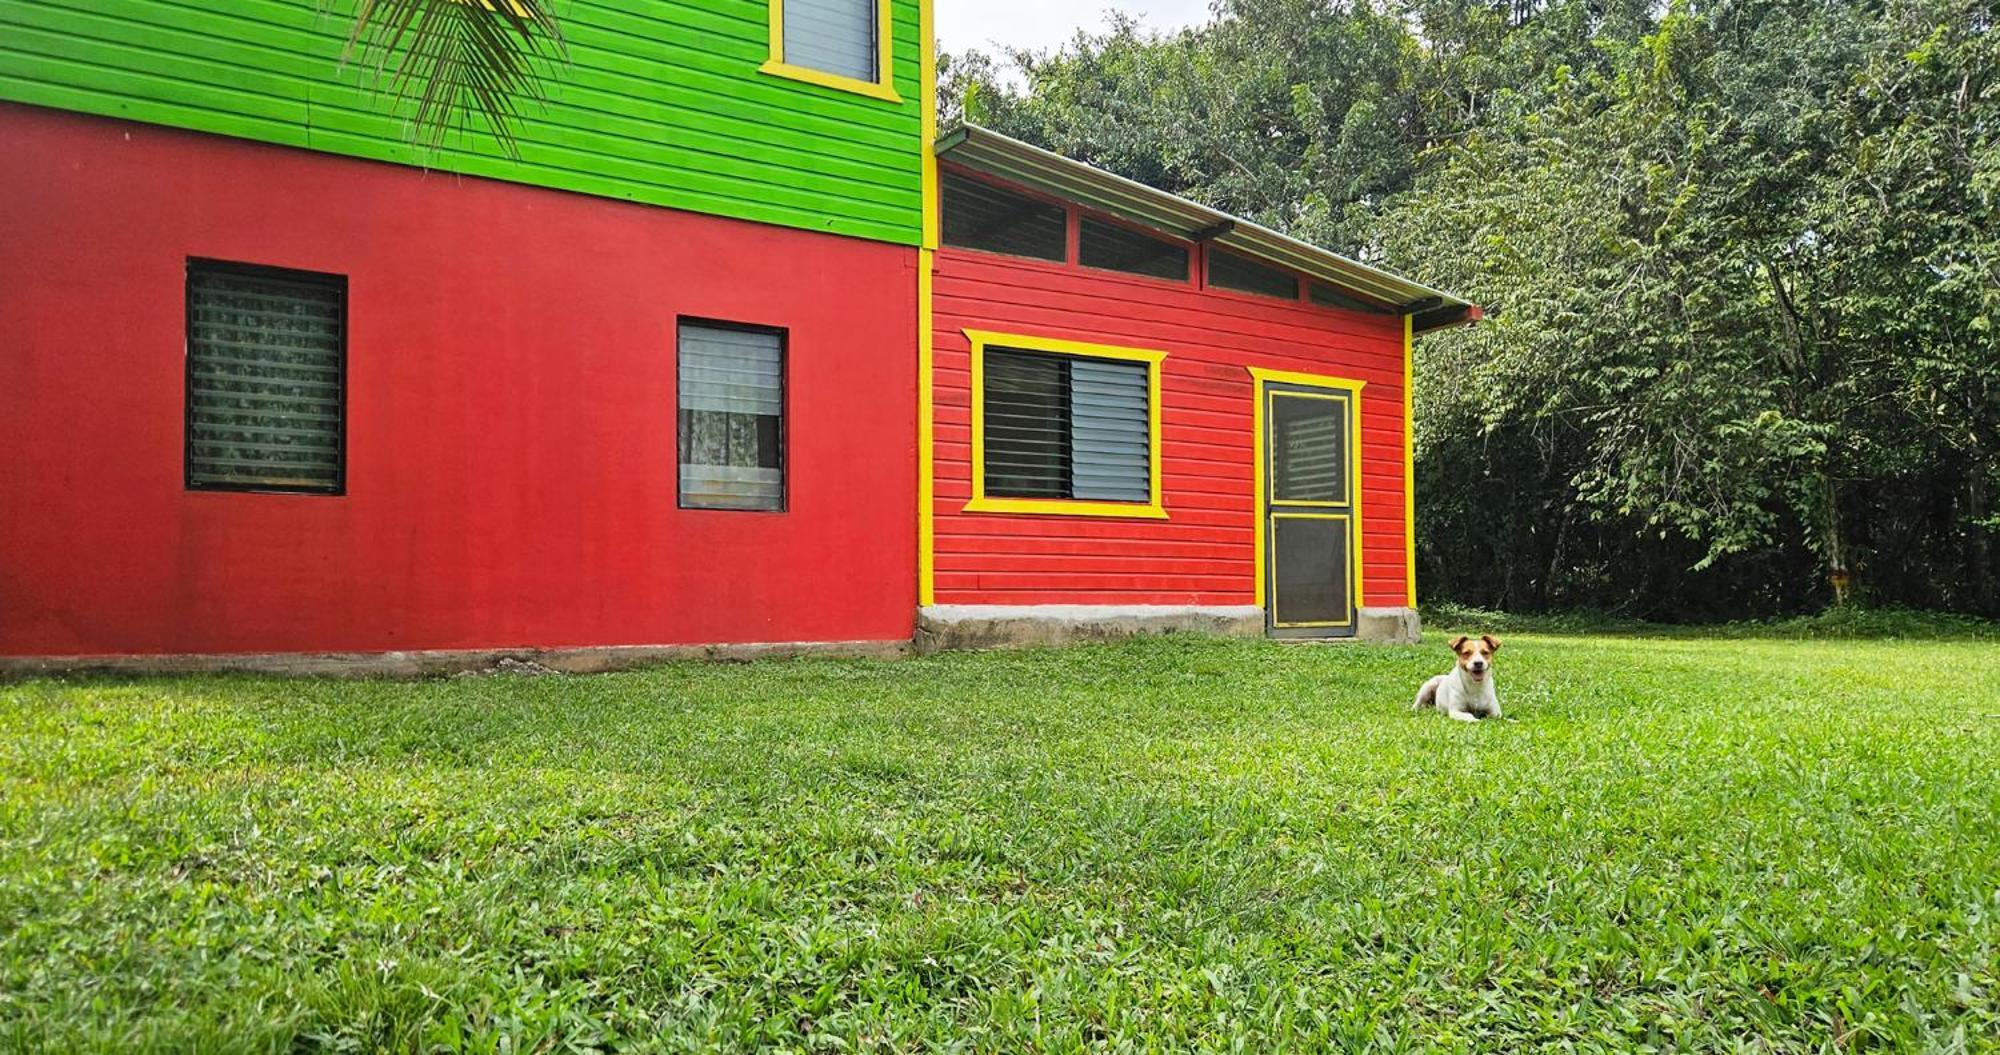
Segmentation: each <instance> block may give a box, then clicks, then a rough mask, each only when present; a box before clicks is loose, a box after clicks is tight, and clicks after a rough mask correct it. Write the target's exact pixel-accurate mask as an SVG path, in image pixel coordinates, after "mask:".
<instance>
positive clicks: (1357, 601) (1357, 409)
mask: <svg viewBox="0 0 2000 1055" xmlns="http://www.w3.org/2000/svg"><path fill="white" fill-rule="evenodd" d="M1247 369H1248V370H1249V371H1250V397H1251V400H1250V401H1251V405H1252V406H1253V407H1254V408H1255V411H1254V413H1255V421H1254V424H1253V426H1252V428H1251V437H1252V440H1253V442H1255V443H1256V445H1257V450H1256V454H1255V456H1254V457H1255V464H1256V470H1255V472H1254V473H1253V474H1252V476H1251V480H1250V486H1251V487H1252V488H1254V489H1255V491H1256V501H1255V502H1253V503H1252V507H1253V509H1254V512H1255V516H1256V520H1255V522H1254V523H1253V524H1252V529H1253V530H1252V531H1251V537H1252V540H1253V546H1252V553H1253V554H1254V557H1253V559H1252V561H1251V565H1252V573H1253V574H1255V575H1256V577H1257V581H1256V586H1255V590H1254V593H1255V596H1256V598H1257V607H1259V608H1262V607H1264V602H1265V596H1266V595H1265V589H1264V578H1265V575H1264V564H1265V561H1266V560H1267V559H1268V558H1267V556H1266V554H1265V552H1264V515H1265V512H1266V506H1265V502H1264V492H1265V491H1267V490H1269V487H1268V485H1267V482H1266V480H1265V476H1266V474H1267V473H1268V472H1269V471H1270V470H1269V466H1267V465H1266V464H1265V463H1266V462H1267V461H1268V460H1269V458H1268V456H1267V454H1266V451H1265V448H1266V446H1267V444H1266V443H1265V440H1264V434H1265V431H1266V428H1267V426H1266V425H1265V423H1264V386H1266V385H1268V384H1272V383H1274V382H1275V383H1277V384H1286V385H1311V386H1314V387H1317V388H1328V389H1335V390H1338V391H1344V392H1350V393H1353V396H1354V413H1352V414H1350V415H1348V421H1347V435H1348V444H1349V446H1348V459H1347V472H1348V476H1349V479H1350V491H1349V493H1350V494H1352V495H1353V496H1354V542H1353V545H1354V552H1353V553H1352V554H1351V556H1352V558H1353V561H1354V578H1353V587H1354V606H1355V608H1356V609H1357V610H1358V609H1359V608H1360V607H1361V601H1362V599H1363V598H1364V597H1366V596H1367V595H1366V594H1365V593H1363V592H1362V581H1361V575H1362V566H1361V553H1362V545H1361V542H1362V538H1361V536H1362V520H1361V390H1362V389H1363V388H1366V387H1367V385H1368V383H1367V382H1366V381H1355V380H1352V379H1350V378H1345V377H1328V376H1326V375H1324V374H1301V373H1295V372H1293V371H1289V370H1267V369H1265V368H1263V367H1261V366H1252V367H1248V368H1247ZM1286 504H1288V505H1289V504H1290V503H1286Z"/></svg>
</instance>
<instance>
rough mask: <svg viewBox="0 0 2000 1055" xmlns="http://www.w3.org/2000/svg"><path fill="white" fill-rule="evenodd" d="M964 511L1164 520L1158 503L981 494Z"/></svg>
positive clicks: (1164, 513)
mask: <svg viewBox="0 0 2000 1055" xmlns="http://www.w3.org/2000/svg"><path fill="white" fill-rule="evenodd" d="M964 511H965V512H967V513H1029V514H1033V515H1036V516H1067V517H1123V518H1132V519H1141V520H1165V519H1167V511H1166V510H1165V509H1163V508H1161V507H1160V504H1159V503H1158V502H1150V503H1146V502H1090V501H1082V500H1078V499H1073V498H993V497H990V496H986V495H982V496H980V497H978V498H975V499H973V500H972V501H970V502H967V503H965V510H964Z"/></svg>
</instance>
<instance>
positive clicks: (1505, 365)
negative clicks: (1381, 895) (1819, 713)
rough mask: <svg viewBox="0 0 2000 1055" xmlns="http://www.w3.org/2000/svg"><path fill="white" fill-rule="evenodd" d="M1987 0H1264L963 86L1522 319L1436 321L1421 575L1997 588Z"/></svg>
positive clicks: (1195, 192) (1995, 267) (1125, 30)
mask: <svg viewBox="0 0 2000 1055" xmlns="http://www.w3.org/2000/svg"><path fill="white" fill-rule="evenodd" d="M1996 11H2000V7H1996V5H1995V4H1993V3H1991V2H1990V0H1889V2H1860V0H1821V2H1815V3H1781V2H1775V0H1730V2H1717V3H1692V2H1678V3H1674V4H1671V5H1663V4H1657V3H1654V2H1651V0H1514V2H1506V3H1494V2H1476V0H1391V2H1385V3H1380V4H1374V5H1370V4H1368V3H1365V2H1364V3H1347V2H1337V3H1329V2H1328V0H1230V2H1227V3H1224V4H1222V5H1221V8H1220V11H1219V15H1218V18H1217V20H1216V21H1214V22H1213V23H1212V24H1210V25H1209V26H1207V27H1204V28H1201V29H1198V30H1192V31H1186V32H1182V33H1179V34H1176V35H1172V36H1168V37H1154V36H1150V35H1147V34H1144V33H1141V32H1139V31H1138V30H1137V29H1136V28H1135V27H1134V26H1133V25H1131V24H1129V23H1120V24H1116V25H1114V26H1113V28H1112V30H1111V31H1110V32H1109V33H1106V34H1104V35H1099V36H1080V37H1078V38H1077V39H1076V40H1075V41H1074V42H1073V43H1072V44H1071V45H1069V46H1068V47H1066V48H1064V49H1061V50H1060V51H1058V52H1056V53H1053V54H1044V55H1032V54H1022V55H1015V56H1011V59H1012V61H1014V62H1016V63H1018V64H1019V67H1020V69H1021V70H1022V72H1023V73H1024V75H1025V79H1026V88H1025V90H1024V91H1020V92H1010V91H1009V90H1008V89H1007V88H1006V87H1005V85H1004V82H1003V81H1002V80H1001V79H1000V78H998V77H997V76H996V68H995V64H994V62H993V60H991V59H989V58H987V57H985V56H980V55H969V56H966V55H962V56H954V57H951V59H950V61H948V62H946V63H945V64H944V67H943V70H944V81H943V85H942V88H941V93H942V95H943V105H944V107H945V109H946V111H947V113H948V114H950V115H957V114H961V113H962V114H964V115H965V116H968V117H970V118H971V119H973V120H976V121H979V122H982V123H986V124H989V125H992V126H994V127H997V128H998V129H1000V130H1002V131H1006V132H1009V133H1011V134H1015V135H1019V136H1022V137H1024V138H1027V139H1029V140H1032V141H1035V142H1039V143H1042V144H1045V145H1048V146H1050V147H1053V148H1055V149H1058V150H1061V151H1064V152H1066V153H1070V154H1072V155H1075V156H1078V157H1082V158H1084V159H1086V160H1089V161H1092V162H1094V163H1097V164H1100V165H1103V166H1105V167H1108V168H1111V169H1114V170H1116V171H1119V172H1122V173H1124V174H1127V175H1130V176H1133V177H1135V178H1138V179H1143V180H1146V181H1148V182H1151V183H1155V184H1157V185H1160V186H1163V187H1166V188H1169V189H1172V190H1175V191H1178V192H1181V193H1184V194H1187V195H1189V196H1191V197H1195V198H1197V199H1201V200H1205V201H1208V202H1210V203H1212V204H1215V205H1217V206H1219V207H1222V208H1226V209H1230V210H1232V211H1236V212H1239V213H1243V214H1246V215H1249V216H1251V217H1253V218H1255V219H1258V220H1260V221H1263V222H1266V223H1269V224H1272V225H1274V226H1277V227H1279V228H1282V229H1286V230H1289V231H1291V232H1292V233H1294V234H1297V235H1300V236H1302V237H1306V238H1310V239H1314V240H1317V241H1319V242H1321V243H1323V244H1327V245H1329V246H1332V247H1334V248H1337V249H1340V250H1342V251H1345V252H1349V253H1352V254H1355V255H1358V256H1360V257H1362V258H1365V259H1369V260H1371V261H1375V262H1379V263H1382V264H1384V265H1386V266H1389V267H1391V268H1394V269H1397V270H1401V271H1405V272H1407V273H1410V274H1412V275H1414V276H1416V277H1418V278H1421V279H1423V280H1425V281H1428V282H1430V283H1432V284H1435V285H1438V286H1442V287H1444V288H1449V289H1452V290H1453V291H1455V292H1458V293H1461V294H1463V295H1466V296H1469V297H1471V298H1473V299H1475V300H1477V301H1478V302H1480V303H1481V304H1483V305H1485V306H1487V307H1488V308H1489V310H1490V311H1491V314H1492V318H1491V320H1490V321H1489V322H1488V323H1486V324H1485V325H1483V326H1480V327H1477V328H1475V329H1472V330H1470V331H1461V332H1456V333H1451V334H1445V335H1439V336H1432V337H1428V338H1426V339H1424V340H1423V341H1422V342H1420V345H1419V352H1418V363H1419V378H1418V381H1417V394H1418V400H1419V403H1418V405H1419V415H1420V417H1419V435H1418V452H1417V453H1418V459H1419V460H1418V483H1419V503H1420V516H1419V520H1420V524H1419V539H1420V547H1419V549H1420V553H1419V569H1420V578H1421V579H1422V581H1423V582H1424V583H1426V584H1427V586H1428V588H1429V590H1430V592H1432V593H1433V595H1436V596H1444V597H1449V598H1451V599H1453V600H1456V601H1462V602H1467V603H1475V604H1483V605H1495V606H1500V607H1506V608H1509V609H1533V608H1563V607H1593V608H1600V609H1605V610H1614V611H1624V612H1630V613H1633V614H1638V615H1645V616H1650V617H1655V618H1676V619H1679V618H1700V617H1709V616H1715V615H1718V614H1725V613H1736V614H1775V613H1784V612H1794V611H1801V610H1809V609H1813V608H1817V607H1821V606H1824V605H1825V604H1826V603H1827V602H1829V601H1832V600H1835V597H1834V593H1833V591H1832V589H1831V588H1830V584H1831V581H1832V580H1833V579H1834V578H1835V573H1836V572H1844V573H1846V574H1847V576H1849V577H1851V579H1852V581H1853V582H1854V584H1855V589H1856V591H1857V592H1856V597H1857V599H1863V600H1870V601H1874V602H1877V603H1890V604H1901V605H1911V606H1919V607H1935V608H1949V609H1957V610H1961V611H1975V612H1986V613H1995V612H2000V568H1996V566H1995V554H1994V549H1995V547H1996V542H2000V516H1996V502H1995V496H1996V494H2000V326H1996V322H2000V30H1996Z"/></svg>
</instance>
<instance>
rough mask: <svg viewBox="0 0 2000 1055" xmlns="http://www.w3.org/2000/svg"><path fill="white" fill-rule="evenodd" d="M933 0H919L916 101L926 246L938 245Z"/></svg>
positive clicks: (935, 44) (935, 64)
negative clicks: (919, 117)
mask: <svg viewBox="0 0 2000 1055" xmlns="http://www.w3.org/2000/svg"><path fill="white" fill-rule="evenodd" d="M934 6H935V5H934V2H933V0H917V46H918V47H919V48H922V49H923V52H922V54H920V55H919V56H918V62H917V81H918V85H919V87H918V90H919V91H921V92H923V95H924V97H923V98H922V99H919V100H917V101H918V102H919V103H920V104H921V114H922V123H921V125H920V126H919V127H920V128H921V129H922V130H923V141H922V142H920V143H918V144H917V153H918V154H920V155H921V156H922V165H923V180H924V220H923V240H922V242H921V243H920V244H921V245H922V246H923V247H924V248H925V249H936V248H937V247H938V223H939V216H938V176H937V151H935V150H933V149H931V147H932V146H933V145H934V144H935V143H936V142H937V40H936V33H937V30H936V23H935V21H934V19H935V17H936V16H935V13H934V11H933V7H934Z"/></svg>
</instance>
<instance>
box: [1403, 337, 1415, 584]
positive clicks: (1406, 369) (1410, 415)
mask: <svg viewBox="0 0 2000 1055" xmlns="http://www.w3.org/2000/svg"><path fill="white" fill-rule="evenodd" d="M1415 329H1416V316H1414V315H1405V316H1403V573H1404V575H1405V576H1406V577H1407V578H1408V582H1407V583H1406V584H1405V586H1404V594H1405V596H1406V597H1407V598H1408V603H1409V606H1410V607H1411V608H1415V607H1416V606H1417V419H1416V417H1415V414H1414V411H1413V409H1412V408H1414V407H1415V406H1416V391H1415V390H1416V387H1417V372H1416V368H1415V357H1414V355H1413V354H1412V346H1413V345H1414V344H1415V338H1416V332H1415Z"/></svg>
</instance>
